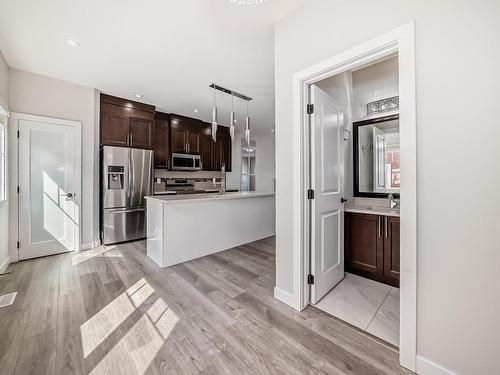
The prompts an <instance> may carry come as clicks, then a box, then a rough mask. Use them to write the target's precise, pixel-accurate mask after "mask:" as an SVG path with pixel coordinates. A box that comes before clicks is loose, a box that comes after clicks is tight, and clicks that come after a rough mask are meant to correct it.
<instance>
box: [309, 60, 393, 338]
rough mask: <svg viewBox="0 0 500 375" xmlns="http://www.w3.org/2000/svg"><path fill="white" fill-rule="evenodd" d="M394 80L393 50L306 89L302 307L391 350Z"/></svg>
mask: <svg viewBox="0 0 500 375" xmlns="http://www.w3.org/2000/svg"><path fill="white" fill-rule="evenodd" d="M398 86H399V67H398V55H397V54H394V55H390V56H387V57H385V58H384V59H380V60H379V61H376V62H372V63H370V64H368V65H366V66H362V67H358V68H356V69H352V70H348V71H345V72H342V73H340V74H337V75H335V76H332V77H328V78H326V79H323V80H321V81H319V82H316V83H314V84H312V85H310V87H309V102H310V103H311V105H312V106H311V107H310V108H309V111H308V114H309V122H310V126H309V134H308V138H309V150H310V152H309V155H310V158H309V188H310V190H311V191H313V192H314V197H311V199H309V211H310V228H311V229H310V231H309V235H310V259H311V261H310V275H311V276H310V277H309V278H310V280H309V284H310V289H311V296H310V303H311V304H312V305H314V306H316V307H317V308H319V309H320V310H323V311H325V312H327V313H329V314H331V315H333V316H335V317H337V318H339V319H342V320H344V321H346V322H348V323H349V324H351V325H353V326H355V327H357V328H359V329H361V330H363V331H366V332H368V333H370V334H372V335H374V336H377V337H379V338H380V339H382V340H384V341H386V342H389V343H390V344H392V345H394V346H396V347H399V258H400V256H399V253H400V243H399V237H400V236H399V228H400V225H399V223H400V218H399V186H400V159H399V92H398ZM395 197H397V198H395Z"/></svg>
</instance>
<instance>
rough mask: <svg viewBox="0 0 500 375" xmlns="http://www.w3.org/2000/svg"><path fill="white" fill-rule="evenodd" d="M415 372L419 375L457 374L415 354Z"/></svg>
mask: <svg viewBox="0 0 500 375" xmlns="http://www.w3.org/2000/svg"><path fill="white" fill-rule="evenodd" d="M417 374H419V375H457V374H456V373H455V372H453V371H451V370H448V369H447V368H445V367H443V366H440V365H438V364H437V363H434V362H432V361H430V360H428V359H426V358H423V357H420V356H418V355H417Z"/></svg>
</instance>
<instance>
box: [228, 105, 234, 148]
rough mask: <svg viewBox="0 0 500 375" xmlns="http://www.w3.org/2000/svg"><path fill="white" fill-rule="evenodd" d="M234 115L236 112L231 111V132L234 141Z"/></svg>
mask: <svg viewBox="0 0 500 375" xmlns="http://www.w3.org/2000/svg"><path fill="white" fill-rule="evenodd" d="M234 117H235V113H234V112H231V120H230V122H229V134H230V135H231V142H234Z"/></svg>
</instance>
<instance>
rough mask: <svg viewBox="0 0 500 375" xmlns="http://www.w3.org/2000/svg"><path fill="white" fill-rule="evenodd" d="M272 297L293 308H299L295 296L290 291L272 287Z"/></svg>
mask: <svg viewBox="0 0 500 375" xmlns="http://www.w3.org/2000/svg"><path fill="white" fill-rule="evenodd" d="M274 298H276V299H277V300H279V301H281V302H283V303H286V304H287V305H288V306H290V307H293V308H294V309H295V310H300V306H299V304H298V303H297V301H296V300H295V296H294V295H293V294H292V293H289V292H287V291H285V290H283V289H280V288H278V287H274Z"/></svg>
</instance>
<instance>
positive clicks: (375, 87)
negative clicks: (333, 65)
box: [352, 57, 399, 121]
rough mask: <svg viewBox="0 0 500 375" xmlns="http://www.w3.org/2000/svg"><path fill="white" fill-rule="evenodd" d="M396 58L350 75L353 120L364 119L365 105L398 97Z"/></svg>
mask: <svg viewBox="0 0 500 375" xmlns="http://www.w3.org/2000/svg"><path fill="white" fill-rule="evenodd" d="M398 69H399V68H398V58H397V57H392V58H390V59H387V60H384V61H382V62H379V63H377V64H373V65H370V66H367V67H366V68H363V69H359V70H356V71H355V72H353V73H352V86H353V119H354V121H359V120H362V119H363V118H365V117H366V105H367V104H368V103H370V102H373V101H375V100H380V99H385V98H390V97H391V96H397V95H399V72H398Z"/></svg>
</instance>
